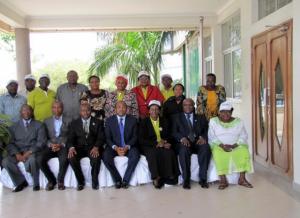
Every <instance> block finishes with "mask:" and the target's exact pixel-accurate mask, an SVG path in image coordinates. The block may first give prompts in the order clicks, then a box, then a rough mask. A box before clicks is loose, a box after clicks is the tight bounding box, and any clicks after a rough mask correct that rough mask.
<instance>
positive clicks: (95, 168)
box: [69, 147, 101, 186]
mask: <svg viewBox="0 0 300 218" xmlns="http://www.w3.org/2000/svg"><path fill="white" fill-rule="evenodd" d="M75 149H76V152H77V154H76V155H75V156H74V157H72V158H69V163H70V165H71V167H72V169H73V170H74V173H75V176H76V179H77V182H78V185H84V184H85V181H84V176H83V173H82V169H81V166H80V160H81V159H82V158H84V157H88V158H89V159H90V164H91V167H92V170H91V174H92V184H93V185H95V186H97V185H99V180H98V175H99V171H100V164H101V156H98V157H96V158H94V157H92V156H91V155H90V150H91V149H86V148H78V147H77V148H75ZM99 152H100V151H99Z"/></svg>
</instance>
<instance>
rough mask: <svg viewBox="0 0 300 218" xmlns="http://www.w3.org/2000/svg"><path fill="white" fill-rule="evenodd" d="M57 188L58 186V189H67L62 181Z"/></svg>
mask: <svg viewBox="0 0 300 218" xmlns="http://www.w3.org/2000/svg"><path fill="white" fill-rule="evenodd" d="M57 188H58V190H65V189H66V187H65V185H64V183H60V182H59V183H58V185H57Z"/></svg>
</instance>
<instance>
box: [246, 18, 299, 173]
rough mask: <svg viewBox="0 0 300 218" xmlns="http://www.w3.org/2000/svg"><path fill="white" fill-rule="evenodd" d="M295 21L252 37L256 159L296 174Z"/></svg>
mask: <svg viewBox="0 0 300 218" xmlns="http://www.w3.org/2000/svg"><path fill="white" fill-rule="evenodd" d="M291 37H292V21H289V22H286V23H284V24H281V25H278V26H277V27H275V28H273V29H272V30H270V31H267V32H264V33H262V34H260V35H258V36H256V37H253V38H252V87H253V92H252V93H253V97H252V99H253V133H254V134H253V146H254V159H255V160H256V161H257V162H259V163H261V164H263V165H265V166H268V167H270V168H272V169H274V170H276V171H277V172H279V173H281V174H282V175H285V176H288V177H290V176H291V175H292V170H293V166H292V100H291V99H292V72H291V60H292V59H291V58H292V51H291V47H292V38H291Z"/></svg>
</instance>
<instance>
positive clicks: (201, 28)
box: [198, 17, 204, 86]
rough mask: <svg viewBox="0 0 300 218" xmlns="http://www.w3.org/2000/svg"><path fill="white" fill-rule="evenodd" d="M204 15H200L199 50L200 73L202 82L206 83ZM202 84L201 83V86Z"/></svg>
mask: <svg viewBox="0 0 300 218" xmlns="http://www.w3.org/2000/svg"><path fill="white" fill-rule="evenodd" d="M203 20H204V18H203V17H200V25H199V37H198V51H199V74H200V76H201V81H202V84H204V81H203V76H204V75H203V72H204V70H203V69H204V66H203V65H204V54H203V49H204V48H203ZM202 84H199V85H200V86H201V85H202Z"/></svg>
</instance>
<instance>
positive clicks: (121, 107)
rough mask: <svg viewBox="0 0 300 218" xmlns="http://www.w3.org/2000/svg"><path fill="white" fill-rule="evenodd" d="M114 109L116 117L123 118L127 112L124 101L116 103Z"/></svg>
mask: <svg viewBox="0 0 300 218" xmlns="http://www.w3.org/2000/svg"><path fill="white" fill-rule="evenodd" d="M115 109H116V114H117V115H118V116H121V117H123V116H125V114H126V112H127V105H126V103H125V102H124V101H118V102H117V103H116V108H115Z"/></svg>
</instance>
